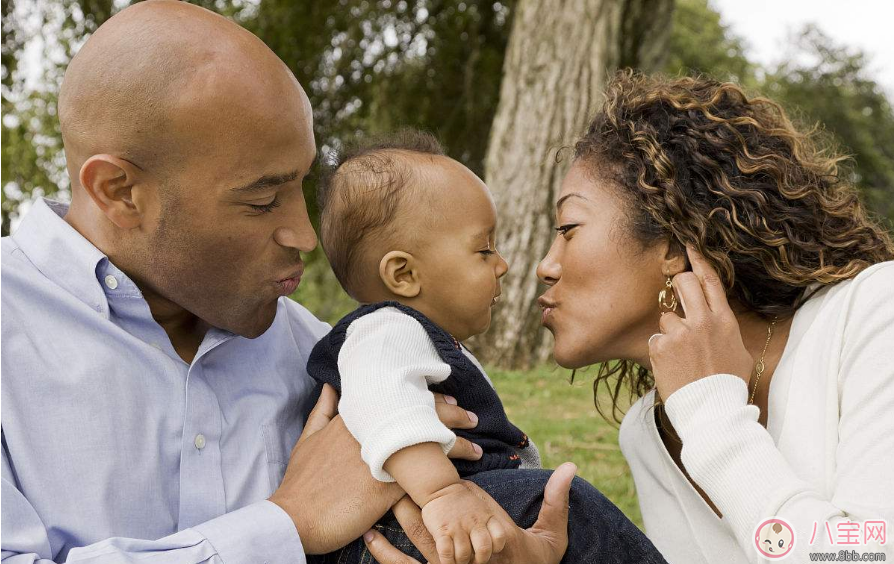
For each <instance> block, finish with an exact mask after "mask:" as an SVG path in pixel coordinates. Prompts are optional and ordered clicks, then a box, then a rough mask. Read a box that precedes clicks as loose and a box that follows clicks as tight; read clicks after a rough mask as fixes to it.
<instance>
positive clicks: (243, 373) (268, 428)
mask: <svg viewBox="0 0 894 564" xmlns="http://www.w3.org/2000/svg"><path fill="white" fill-rule="evenodd" d="M66 209H67V208H66V206H64V205H61V204H58V203H54V202H48V201H39V202H37V203H36V204H35V205H34V206H33V207H32V209H31V210H30V212H29V213H28V215H27V216H26V217H25V218H24V219H23V221H22V223H21V225H20V226H19V228H18V230H17V231H16V233H15V234H14V235H12V236H11V237H5V238H3V243H2V378H3V380H2V398H3V399H2V402H3V403H2V435H3V437H2V439H3V445H2V446H3V467H2V477H3V490H2V514H3V518H2V523H3V525H2V545H3V546H2V549H3V562H4V564H13V563H15V564H18V563H24V562H35V561H37V562H49V561H64V560H66V559H67V561H68V562H96V563H100V562H102V563H112V562H134V561H137V560H139V561H149V562H152V563H159V564H163V563H165V564H166V563H174V562H177V563H198V562H223V563H226V564H241V563H252V564H261V563H267V564H274V563H280V562H298V563H303V562H305V557H304V552H303V550H302V547H301V541H300V539H299V537H298V534H297V532H296V531H295V527H294V525H293V524H292V521H291V520H290V519H289V517H288V516H287V515H286V513H285V512H284V511H282V510H281V509H280V508H279V507H278V506H276V505H274V504H273V503H271V502H269V501H266V499H267V498H268V497H269V496H270V494H272V493H273V491H274V489H275V488H276V487H277V486H278V485H279V482H280V481H281V480H282V476H283V473H284V471H285V467H286V463H287V462H288V459H289V453H290V451H291V449H292V447H293V446H294V444H295V442H296V440H297V439H298V436H299V435H300V433H301V430H302V428H303V425H304V421H305V418H306V416H307V414H308V413H309V411H310V408H311V407H312V406H313V403H314V401H315V399H316V397H317V395H318V389H317V388H316V386H315V384H314V382H313V381H312V380H311V378H310V377H309V376H308V375H307V373H306V371H305V366H306V361H307V355H308V354H309V353H310V351H311V349H312V348H313V345H314V344H315V343H316V342H317V340H318V339H319V338H320V337H322V336H323V335H324V334H325V333H326V332H327V331H328V330H329V326H328V325H326V324H325V323H322V322H321V321H319V320H317V319H316V318H314V316H313V315H311V314H310V313H309V312H308V311H307V310H305V309H304V308H303V307H301V306H300V305H298V304H296V303H294V302H292V301H290V300H288V299H286V298H282V299H280V302H279V307H278V309H277V313H276V319H275V321H274V322H273V325H272V326H271V327H270V329H268V330H267V332H266V333H264V334H263V335H262V336H260V337H258V338H257V339H246V338H243V337H239V336H236V335H233V334H232V333H228V332H226V331H222V330H217V329H212V330H210V331H209V332H208V334H207V335H206V336H205V339H204V341H203V342H202V344H201V346H200V347H199V351H198V354H196V357H195V360H193V362H192V363H191V364H187V363H186V362H184V361H183V360H182V359H181V358H180V357H179V356H178V355H177V353H176V352H175V351H174V348H173V347H172V345H171V342H170V340H169V339H168V337H167V334H166V333H165V332H164V330H163V329H162V328H161V326H159V325H158V324H157V323H156V322H155V321H154V320H153V318H152V315H151V314H150V312H149V306H148V304H147V303H146V301H145V300H144V299H143V297H142V295H141V293H140V290H139V289H138V288H137V287H136V286H135V285H134V283H133V282H132V281H131V280H130V279H129V278H128V277H127V276H126V275H125V274H124V273H123V272H122V271H120V270H118V269H117V268H116V267H115V265H113V264H112V263H110V262H109V260H108V258H107V257H105V255H103V254H102V252H100V251H99V250H98V249H97V248H96V247H94V246H93V245H92V244H91V243H90V242H89V241H87V240H86V239H85V238H84V237H82V236H81V235H80V234H79V233H78V232H77V231H75V230H74V229H73V228H72V227H71V226H70V225H69V224H68V223H66V222H65V221H64V220H63V219H62V216H63V215H64V214H65V212H66ZM183 283H184V284H195V283H199V281H196V280H184V281H183Z"/></svg>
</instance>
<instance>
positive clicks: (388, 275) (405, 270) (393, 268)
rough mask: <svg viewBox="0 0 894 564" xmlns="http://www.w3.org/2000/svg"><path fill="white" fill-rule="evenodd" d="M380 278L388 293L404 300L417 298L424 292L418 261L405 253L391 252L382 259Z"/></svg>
mask: <svg viewBox="0 0 894 564" xmlns="http://www.w3.org/2000/svg"><path fill="white" fill-rule="evenodd" d="M379 278H381V279H382V283H383V284H385V287H386V288H388V291H390V292H391V293H392V294H395V295H397V296H400V297H402V298H415V297H416V296H418V295H419V292H420V291H421V290H422V284H421V282H420V280H419V272H418V266H417V264H416V259H415V258H414V257H413V255H411V254H410V253H405V252H403V251H389V252H388V254H386V255H385V256H384V257H382V260H381V261H379Z"/></svg>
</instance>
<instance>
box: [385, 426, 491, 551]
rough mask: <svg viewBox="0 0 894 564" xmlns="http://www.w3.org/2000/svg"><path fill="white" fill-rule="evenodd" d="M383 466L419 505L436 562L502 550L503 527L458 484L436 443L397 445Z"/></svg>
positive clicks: (450, 464)
mask: <svg viewBox="0 0 894 564" xmlns="http://www.w3.org/2000/svg"><path fill="white" fill-rule="evenodd" d="M385 470H386V471H387V472H388V473H389V474H391V475H392V476H393V477H394V479H395V480H397V483H398V484H400V486H401V487H402V488H403V489H404V491H405V492H407V494H408V495H409V496H410V497H411V498H412V499H413V501H414V502H416V505H418V506H419V507H421V508H422V522H423V523H425V527H426V528H427V529H428V532H429V533H431V535H432V537H433V538H434V540H435V547H436V548H437V551H438V556H439V557H440V560H441V564H452V563H453V562H470V561H471V562H475V563H476V564H480V563H484V562H487V561H488V560H490V557H491V555H492V554H494V553H498V552H500V551H502V550H503V546H504V545H505V542H506V531H505V530H504V529H503V527H502V525H500V523H499V521H498V520H497V519H494V513H493V511H492V510H491V509H490V507H489V506H488V505H487V504H486V503H485V502H484V501H483V500H481V499H479V498H478V497H477V496H476V495H475V494H473V493H472V492H471V491H470V490H469V489H467V488H466V487H465V486H464V485H463V484H462V483H461V482H460V478H459V474H458V473H457V471H456V468H455V467H454V466H453V463H452V462H450V460H449V459H448V458H447V456H445V455H444V453H443V451H442V450H441V447H440V445H438V444H437V443H421V444H417V445H413V446H409V447H406V448H404V449H401V450H399V451H398V452H396V453H394V454H393V455H391V457H390V458H389V459H388V460H387V461H386V462H385ZM473 554H474V560H472V555H473Z"/></svg>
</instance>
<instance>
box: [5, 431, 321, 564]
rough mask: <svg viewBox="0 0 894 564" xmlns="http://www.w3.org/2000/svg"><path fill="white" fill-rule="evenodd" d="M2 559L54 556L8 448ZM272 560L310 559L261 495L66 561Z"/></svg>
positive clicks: (230, 563) (96, 546)
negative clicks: (193, 523)
mask: <svg viewBox="0 0 894 564" xmlns="http://www.w3.org/2000/svg"><path fill="white" fill-rule="evenodd" d="M2 470H3V477H2V479H3V484H2V488H3V489H2V497H3V506H2V507H3V508H2V512H3V513H2V517H3V518H2V527H3V530H2V538H3V541H2V543H3V547H2V559H3V563H4V564H25V563H41V564H49V563H51V562H54V557H55V556H56V555H54V554H53V553H52V549H51V546H50V540H49V535H48V533H47V529H46V526H45V525H44V523H43V521H42V520H41V518H40V515H39V514H38V513H37V511H36V510H35V508H34V507H33V506H32V505H31V503H30V502H29V501H28V499H27V498H26V497H25V495H24V494H23V493H22V492H21V491H20V490H19V489H18V487H17V486H16V484H15V476H14V474H13V472H12V469H11V467H10V465H9V460H8V458H7V454H6V449H5V448H4V449H3V469H2ZM141 560H145V561H151V562H153V563H156V564H199V563H205V562H214V563H217V564H256V563H258V562H265V563H267V564H274V563H283V564H285V563H289V564H296V563H297V564H304V563H305V562H306V559H305V556H304V550H303V548H302V546H301V540H300V538H299V537H298V533H297V531H296V530H295V525H294V524H293V523H292V520H291V519H290V518H289V516H288V515H287V514H286V513H285V511H283V510H282V509H280V507H279V506H277V505H276V504H274V503H271V502H269V501H260V502H257V503H254V504H252V505H248V506H246V507H243V508H242V509H238V510H236V511H233V512H231V513H227V514H225V515H222V516H220V517H217V518H215V519H212V520H210V521H207V522H205V523H202V524H201V525H198V526H197V527H193V528H190V529H184V530H182V531H179V532H177V533H175V534H173V535H170V536H167V537H164V538H162V539H158V540H144V539H132V538H122V537H115V538H109V539H106V540H103V541H100V542H96V543H93V544H91V545H88V546H84V547H78V548H73V549H72V550H71V551H70V552H69V553H68V556H67V559H66V560H65V562H87V563H95V564H119V563H121V564H123V563H133V562H136V561H141Z"/></svg>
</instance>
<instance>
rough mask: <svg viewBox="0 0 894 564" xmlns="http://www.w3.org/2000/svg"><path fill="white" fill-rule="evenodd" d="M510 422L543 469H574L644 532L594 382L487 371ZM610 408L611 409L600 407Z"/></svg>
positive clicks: (555, 374)
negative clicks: (597, 402)
mask: <svg viewBox="0 0 894 564" xmlns="http://www.w3.org/2000/svg"><path fill="white" fill-rule="evenodd" d="M488 375H489V376H490V377H491V379H492V380H493V382H494V386H495V387H496V388H497V391H498V392H499V394H500V398H501V399H502V401H503V405H504V407H505V408H506V413H507V414H508V415H509V419H510V420H511V421H512V422H513V423H514V424H515V425H516V426H517V427H519V428H520V429H522V430H523V431H524V432H525V433H527V434H528V436H529V437H531V438H532V439H533V440H534V442H535V443H536V444H537V447H538V448H539V449H540V455H541V457H542V458H543V466H544V467H545V468H555V467H556V466H558V465H559V464H562V463H563V462H567V461H571V462H574V463H575V464H577V467H578V475H579V476H581V477H582V478H585V479H586V480H587V481H589V482H590V483H591V484H593V485H594V486H596V487H597V488H598V489H599V490H600V491H601V492H602V493H603V494H605V496H606V497H607V498H609V499H610V500H611V501H612V502H613V503H614V504H615V505H617V506H618V507H620V508H621V510H622V511H623V512H624V513H625V514H626V515H627V517H629V518H630V520H631V521H633V522H634V523H636V525H637V526H638V527H640V528H641V529H642V516H641V515H640V511H639V505H638V504H637V500H636V490H635V489H634V487H633V478H632V477H631V475H630V469H629V467H628V466H627V462H626V461H625V460H624V456H623V455H622V454H621V449H620V447H619V446H618V429H617V425H615V424H613V423H609V422H607V421H606V420H605V419H603V418H602V416H601V415H599V413H597V411H596V408H595V407H594V405H593V391H592V377H588V376H587V375H586V374H583V375H581V374H578V376H577V377H576V378H575V382H574V384H569V381H570V372H569V371H568V370H563V369H560V368H558V367H555V368H548V367H544V368H537V369H534V370H530V371H501V370H489V371H488ZM604 405H609V404H604Z"/></svg>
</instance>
